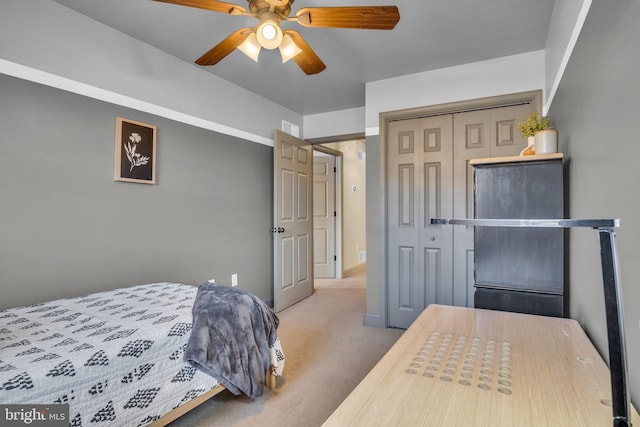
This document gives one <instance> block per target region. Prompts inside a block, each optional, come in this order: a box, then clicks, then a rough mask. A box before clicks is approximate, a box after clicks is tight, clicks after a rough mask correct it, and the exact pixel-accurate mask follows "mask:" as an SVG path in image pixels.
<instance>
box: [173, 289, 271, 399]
mask: <svg viewBox="0 0 640 427" xmlns="http://www.w3.org/2000/svg"><path fill="white" fill-rule="evenodd" d="M192 312H193V329H192V330H191V336H190V337H189V342H188V344H187V350H186V354H185V358H186V360H187V361H189V362H191V363H192V364H193V365H194V366H196V367H197V368H199V369H201V370H202V371H204V372H206V373H207V374H209V375H211V376H213V377H215V378H217V379H218V380H219V381H220V382H221V383H222V384H223V385H224V386H225V387H227V388H228V389H229V390H230V391H231V392H232V393H234V394H240V393H245V394H246V395H247V396H249V397H251V398H255V397H258V396H262V393H263V392H264V386H265V380H266V374H267V372H269V371H270V366H271V356H270V351H269V347H271V346H272V345H273V343H274V342H275V341H276V338H277V336H276V329H277V327H278V323H279V320H278V317H277V316H276V315H275V314H274V313H273V311H272V310H271V309H270V308H269V307H268V306H267V305H266V304H265V303H264V302H263V301H262V300H260V299H259V298H258V297H256V296H255V295H252V294H250V293H248V292H245V291H242V290H240V289H236V288H230V287H227V286H220V285H216V284H213V283H205V284H203V285H201V286H200V287H199V288H198V293H197V294H196V298H195V301H194V303H193V310H192Z"/></svg>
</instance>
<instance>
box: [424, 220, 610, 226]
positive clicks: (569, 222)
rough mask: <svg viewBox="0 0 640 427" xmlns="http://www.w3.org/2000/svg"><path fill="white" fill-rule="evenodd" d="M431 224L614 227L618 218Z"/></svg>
mask: <svg viewBox="0 0 640 427" xmlns="http://www.w3.org/2000/svg"><path fill="white" fill-rule="evenodd" d="M431 224H432V225H446V224H451V225H467V226H476V227H539V228H576V227H586V228H616V227H620V220H619V219H467V218H460V219H443V218H431Z"/></svg>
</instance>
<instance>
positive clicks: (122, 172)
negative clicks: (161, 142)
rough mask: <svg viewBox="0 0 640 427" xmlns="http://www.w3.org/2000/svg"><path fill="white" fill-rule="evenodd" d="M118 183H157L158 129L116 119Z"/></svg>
mask: <svg viewBox="0 0 640 427" xmlns="http://www.w3.org/2000/svg"><path fill="white" fill-rule="evenodd" d="M114 179H115V180H116V181H126V182H138V183H142V184H155V183H156V127H155V126H153V125H148V124H146V123H140V122H136V121H134V120H129V119H125V118H122V117H118V118H116V159H115V177H114Z"/></svg>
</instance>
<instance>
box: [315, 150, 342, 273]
mask: <svg viewBox="0 0 640 427" xmlns="http://www.w3.org/2000/svg"><path fill="white" fill-rule="evenodd" d="M335 171H336V158H335V157H334V156H332V155H329V154H324V153H319V152H317V151H316V152H314V157H313V248H314V250H313V257H314V269H315V275H314V276H315V277H322V278H334V277H336V214H337V212H336V172H335Z"/></svg>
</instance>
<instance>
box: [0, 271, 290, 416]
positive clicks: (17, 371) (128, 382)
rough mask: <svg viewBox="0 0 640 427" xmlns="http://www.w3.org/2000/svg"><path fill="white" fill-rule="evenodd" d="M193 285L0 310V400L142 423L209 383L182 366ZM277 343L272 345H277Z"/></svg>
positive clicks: (152, 287) (213, 382)
mask: <svg viewBox="0 0 640 427" xmlns="http://www.w3.org/2000/svg"><path fill="white" fill-rule="evenodd" d="M197 289H198V288H197V287H195V286H189V285H184V284H176V283H154V284H148V285H139V286H134V287H130V288H122V289H117V290H113V291H107V292H100V293H95V294H91V295H88V296H84V297H78V298H67V299H60V300H56V301H50V302H46V303H42V304H35V305H31V306H26V307H19V308H12V309H9V310H4V311H0V402H1V403H3V404H13V403H16V404H34V405H35V404H65V403H66V404H69V418H70V425H71V426H101V425H105V426H107V425H108V426H143V425H146V424H148V423H151V422H153V421H155V420H157V419H159V418H160V417H161V416H162V415H164V414H166V413H168V412H170V411H171V410H173V409H175V408H177V407H178V406H180V405H182V404H184V403H186V402H188V401H189V400H191V399H193V398H194V397H197V396H199V395H201V394H203V393H206V392H207V391H209V390H211V389H212V388H214V387H216V386H217V385H218V381H217V380H216V379H215V378H213V377H211V376H209V375H207V374H205V373H204V372H202V371H200V370H198V369H196V368H195V367H193V366H191V365H190V364H188V363H186V362H185V361H184V351H185V348H186V344H187V341H188V338H189V334H190V331H191V327H192V318H191V308H192V305H193V301H194V298H195V295H196V292H197ZM277 344H278V345H279V343H277Z"/></svg>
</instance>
